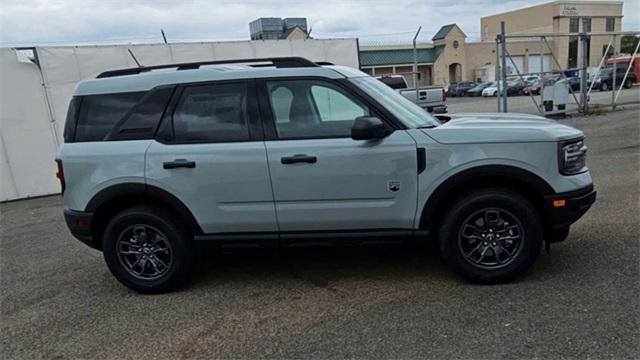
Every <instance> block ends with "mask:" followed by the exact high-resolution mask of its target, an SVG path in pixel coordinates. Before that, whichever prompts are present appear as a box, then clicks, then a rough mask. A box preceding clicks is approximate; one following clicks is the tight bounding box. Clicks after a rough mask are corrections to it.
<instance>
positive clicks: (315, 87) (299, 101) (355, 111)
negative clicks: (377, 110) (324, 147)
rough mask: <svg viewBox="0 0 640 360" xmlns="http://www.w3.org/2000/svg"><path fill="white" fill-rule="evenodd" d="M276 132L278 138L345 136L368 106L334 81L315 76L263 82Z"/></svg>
mask: <svg viewBox="0 0 640 360" xmlns="http://www.w3.org/2000/svg"><path fill="white" fill-rule="evenodd" d="M267 90H268V92H269V100H270V102H271V109H272V113H273V118H274V120H275V126H276V132H277V134H278V137H279V138H281V139H292V138H326V137H349V136H350V135H351V125H352V124H353V121H354V120H355V119H356V118H357V117H359V116H365V115H369V113H370V112H369V108H368V107H367V106H365V105H364V104H362V103H361V102H360V101H358V100H356V99H354V98H353V97H351V96H350V95H348V94H347V93H346V92H345V91H344V90H343V89H341V88H340V87H338V86H337V85H334V84H331V83H329V82H325V81H319V80H286V81H269V82H267Z"/></svg>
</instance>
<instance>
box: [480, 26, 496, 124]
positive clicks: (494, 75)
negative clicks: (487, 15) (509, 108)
mask: <svg viewBox="0 0 640 360" xmlns="http://www.w3.org/2000/svg"><path fill="white" fill-rule="evenodd" d="M500 69H501V67H500V43H499V41H498V38H497V37H496V66H495V70H494V72H493V73H494V74H493V77H494V78H495V80H496V87H497V86H498V84H499V83H500ZM481 95H482V94H481ZM496 100H498V112H500V96H496Z"/></svg>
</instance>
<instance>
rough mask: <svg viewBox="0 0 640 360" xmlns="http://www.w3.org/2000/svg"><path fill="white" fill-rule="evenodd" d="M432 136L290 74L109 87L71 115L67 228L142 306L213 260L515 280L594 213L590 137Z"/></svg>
mask: <svg viewBox="0 0 640 360" xmlns="http://www.w3.org/2000/svg"><path fill="white" fill-rule="evenodd" d="M265 61H269V62H270V63H271V64H266V65H265V64H264V62H265ZM254 63H256V65H255V66H253V65H252V64H254ZM201 65H208V67H206V68H204V67H201ZM164 68H173V69H174V70H165V71H156V70H157V69H164ZM441 119H442V121H440V120H438V119H436V118H434V117H432V116H431V115H429V114H428V113H427V112H425V111H424V110H422V109H421V108H419V107H417V106H416V105H415V104H413V103H412V102H410V101H409V100H407V99H406V98H405V97H403V96H401V95H400V94H398V93H397V92H396V91H394V90H392V89H391V88H389V87H388V86H386V85H384V84H382V83H381V82H379V81H378V80H375V79H374V78H372V77H370V76H368V75H366V74H364V73H362V72H360V71H358V70H355V69H351V68H347V67H342V66H319V65H317V64H315V63H312V62H310V61H308V60H306V59H302V58H271V59H253V60H236V61H226V62H207V63H195V64H193V63H192V64H170V65H167V66H164V67H148V68H134V69H124V70H114V71H109V72H105V73H103V74H101V75H100V76H99V77H98V78H97V79H92V80H85V81H81V82H80V83H79V84H78V85H77V87H76V89H75V92H74V96H73V99H72V100H71V103H70V106H69V112H68V116H67V120H66V123H65V132H64V138H65V143H64V144H63V145H61V146H60V149H59V151H58V155H57V160H56V161H57V165H58V177H59V179H60V181H61V184H62V188H63V197H64V204H65V210H64V214H65V220H66V223H67V225H68V227H69V229H70V231H71V233H72V234H73V235H74V236H75V237H76V238H78V239H80V240H81V241H82V242H84V243H85V244H87V245H89V246H91V247H93V248H95V249H99V250H101V251H102V252H103V255H104V258H105V261H106V263H107V265H108V267H109V269H110V270H111V272H112V273H113V274H114V276H115V277H116V278H117V279H118V280H119V281H121V282H122V283H123V284H125V285H127V286H129V287H130V288H132V289H135V290H137V291H141V292H148V293H154V292H164V291H169V290H171V289H174V288H176V287H177V286H179V285H180V284H182V283H183V282H184V280H185V279H186V277H187V276H188V274H189V273H190V271H191V270H190V269H191V268H190V265H191V264H192V263H193V261H192V256H193V254H194V252H195V249H197V248H198V247H199V246H208V245H210V244H213V245H214V246H216V247H229V246H231V247H233V246H241V247H243V246H288V245H293V244H297V245H300V244H302V245H310V244H311V245H313V244H318V243H327V242H332V243H335V242H337V243H340V244H344V243H347V244H353V243H354V242H362V241H368V240H373V241H382V240H384V241H389V240H400V239H405V238H413V239H416V240H419V241H427V240H433V241H437V242H438V244H439V247H440V249H441V251H442V252H443V254H444V256H445V258H446V259H447V262H448V264H449V265H450V266H451V267H452V269H453V270H454V271H456V272H457V273H458V274H460V275H461V276H463V277H465V278H466V279H469V280H470V281H475V282H481V283H494V282H501V281H507V280H510V279H513V278H514V277H516V276H517V275H519V274H521V273H522V272H524V271H526V270H527V269H528V268H529V266H530V265H531V264H532V263H533V262H534V260H535V259H536V257H537V255H538V253H539V251H540V248H541V246H542V244H543V241H544V242H545V243H546V244H547V246H548V245H549V244H550V243H552V242H558V241H562V240H564V239H565V238H566V237H567V235H568V233H569V227H570V225H571V224H572V223H573V222H575V221H576V220H578V219H579V218H580V217H581V216H582V215H583V214H584V213H585V212H586V211H587V210H588V209H589V207H590V206H591V204H592V203H593V202H594V201H595V196H596V193H595V191H594V188H593V184H592V179H591V175H590V173H589V170H588V168H587V167H586V163H585V161H586V146H585V145H584V136H583V134H582V132H580V131H579V130H577V129H574V128H571V127H568V126H565V125H562V124H559V123H557V122H553V121H549V120H546V119H544V118H542V117H539V116H533V115H525V114H459V115H452V116H450V117H446V116H441Z"/></svg>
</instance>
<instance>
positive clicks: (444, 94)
mask: <svg viewBox="0 0 640 360" xmlns="http://www.w3.org/2000/svg"><path fill="white" fill-rule="evenodd" d="M442 101H443V102H445V101H447V92H446V91H444V89H442Z"/></svg>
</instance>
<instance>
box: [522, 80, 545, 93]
mask: <svg viewBox="0 0 640 360" xmlns="http://www.w3.org/2000/svg"><path fill="white" fill-rule="evenodd" d="M541 88H542V80H540V79H537V78H536V79H535V80H532V81H529V82H528V83H527V85H526V86H525V87H524V89H522V93H523V94H525V95H530V94H531V95H540V89H541Z"/></svg>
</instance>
